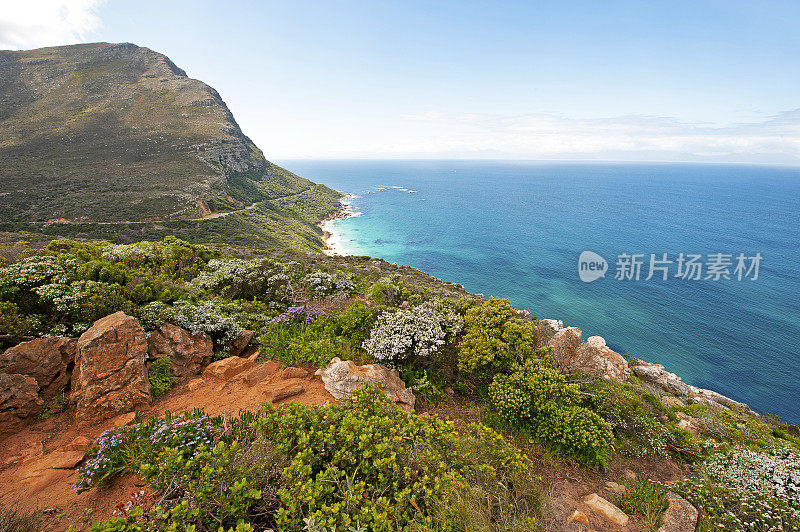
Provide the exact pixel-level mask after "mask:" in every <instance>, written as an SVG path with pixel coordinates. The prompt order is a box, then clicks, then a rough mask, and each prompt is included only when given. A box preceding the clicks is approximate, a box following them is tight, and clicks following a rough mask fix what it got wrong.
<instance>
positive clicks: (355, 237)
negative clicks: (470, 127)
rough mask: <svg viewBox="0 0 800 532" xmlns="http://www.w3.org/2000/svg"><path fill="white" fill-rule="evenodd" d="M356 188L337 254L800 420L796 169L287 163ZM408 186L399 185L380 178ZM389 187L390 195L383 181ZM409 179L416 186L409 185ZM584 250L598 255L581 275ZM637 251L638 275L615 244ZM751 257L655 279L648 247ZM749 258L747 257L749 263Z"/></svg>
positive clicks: (799, 188) (799, 184)
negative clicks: (436, 285)
mask: <svg viewBox="0 0 800 532" xmlns="http://www.w3.org/2000/svg"><path fill="white" fill-rule="evenodd" d="M283 164H284V165H285V166H286V167H287V168H289V169H290V170H292V171H294V172H296V173H297V174H299V175H302V176H304V177H307V178H309V179H312V180H314V181H317V182H321V183H325V184H326V185H328V186H330V187H332V188H335V189H337V190H340V191H343V192H349V193H354V194H356V195H357V198H356V199H354V200H353V204H352V205H353V208H354V210H356V211H359V212H361V213H362V214H361V215H360V216H357V217H354V218H350V219H347V220H342V221H338V222H336V230H337V232H340V233H341V238H342V240H343V245H344V247H345V248H346V249H347V251H348V252H350V253H352V254H358V255H372V256H376V257H381V258H384V259H386V260H388V261H390V262H397V263H399V264H405V265H410V266H414V267H417V268H420V269H422V270H424V271H426V272H428V273H430V274H431V275H434V276H436V277H440V278H442V279H444V280H447V281H452V282H457V283H461V284H463V285H464V286H465V287H466V288H467V289H468V290H469V291H471V292H476V293H483V294H485V296H486V297H489V296H490V295H493V296H500V297H507V298H509V299H510V300H511V302H512V303H513V304H514V305H516V306H518V307H523V308H527V309H529V310H530V311H531V313H532V314H534V315H537V316H539V317H548V318H557V319H561V320H563V321H564V323H565V325H574V326H578V327H580V328H581V329H582V330H583V332H584V338H587V337H589V336H591V335H595V334H597V335H600V336H603V337H604V338H605V339H606V341H607V342H608V344H609V345H610V346H612V347H613V348H615V349H616V350H617V351H620V352H622V353H627V354H630V355H634V356H636V357H639V358H641V359H644V360H648V361H651V362H658V363H662V364H664V365H665V366H666V368H667V370H669V371H673V372H675V373H677V374H679V375H680V376H681V377H682V378H683V379H684V381H686V382H688V383H690V384H693V385H696V386H700V387H704V388H710V389H714V390H716V391H719V392H720V393H722V394H724V395H727V396H730V397H732V398H734V399H737V400H740V401H744V402H746V403H748V404H749V405H750V406H751V407H752V408H754V409H755V410H757V411H760V412H768V413H776V414H778V415H780V416H781V418H782V419H785V420H787V421H791V422H794V423H798V422H800V377H798V375H800V348H798V345H800V327H799V326H798V324H800V302H798V296H799V295H800V272H799V271H798V267H799V266H800V169H798V168H771V167H751V166H728V165H679V164H543V163H542V164H540V163H516V162H475V161H433V162H430V161H288V162H284V163H283ZM392 186H394V187H403V189H405V190H402V189H398V188H389V187H392ZM379 188H384V189H385V190H378V189H379ZM407 190H415V191H417V193H409V192H408V191H407ZM584 250H592V251H594V252H596V253H598V254H600V255H601V256H603V257H604V258H605V259H606V260H607V261H608V264H609V266H608V267H609V271H608V274H607V275H606V277H605V278H602V279H598V280H596V281H594V282H592V283H584V282H582V281H581V280H580V279H579V277H578V269H577V260H578V256H579V255H580V253H581V252H582V251H584ZM622 253H627V254H643V255H644V259H643V260H644V265H643V266H642V276H641V279H640V280H639V281H633V280H630V281H622V280H616V279H615V278H614V274H615V271H616V262H617V257H618V255H620V254H622ZM651 253H652V254H656V255H657V258H661V255H662V254H663V253H667V254H668V256H667V258H668V259H671V260H674V259H676V258H677V256H678V254H679V253H684V254H689V253H697V254H702V255H704V257H703V260H704V261H705V260H706V259H707V257H706V256H707V255H708V254H713V253H726V254H732V255H733V257H732V262H733V263H734V264H733V265H732V266H731V267H730V272H731V273H733V270H734V268H735V262H736V256H737V255H738V254H739V253H744V254H745V256H746V257H751V256H755V255H756V253H760V254H761V255H762V257H763V259H762V261H761V263H760V268H759V277H758V279H757V280H751V278H750V277H752V273H751V275H750V277H745V278H743V279H742V280H741V281H738V280H736V278H735V276H734V277H732V279H730V280H724V279H721V280H719V281H713V280H703V279H701V280H698V281H692V280H682V279H677V278H675V277H673V276H674V274H675V273H676V268H677V266H676V265H675V264H674V263H673V264H672V265H671V268H672V269H671V271H670V278H669V279H668V280H666V281H664V280H662V277H661V274H660V273H657V274H656V275H655V276H654V278H653V279H651V280H650V281H646V280H644V278H645V277H646V276H647V274H648V272H649V258H650V254H651ZM746 264H747V265H748V266H749V261H748V262H747V263H746Z"/></svg>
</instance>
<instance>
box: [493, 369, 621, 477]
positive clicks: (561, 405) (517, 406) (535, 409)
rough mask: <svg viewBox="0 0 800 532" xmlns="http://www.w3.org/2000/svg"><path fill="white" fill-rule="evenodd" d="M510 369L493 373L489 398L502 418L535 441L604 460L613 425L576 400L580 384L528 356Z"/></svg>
mask: <svg viewBox="0 0 800 532" xmlns="http://www.w3.org/2000/svg"><path fill="white" fill-rule="evenodd" d="M514 370H515V371H514V373H512V374H511V375H502V374H498V375H495V377H494V380H493V382H492V384H491V385H490V386H489V398H490V400H491V402H492V406H493V407H494V408H495V410H496V411H497V413H498V415H499V416H500V418H501V419H502V420H503V421H504V422H505V423H507V424H509V425H511V426H517V427H518V426H522V427H524V428H526V429H527V430H529V431H530V432H531V434H532V435H533V436H534V437H535V438H537V439H538V440H539V441H541V442H544V443H546V444H548V445H552V446H554V447H555V448H556V449H558V450H560V451H562V452H565V453H566V454H569V455H572V456H576V457H578V458H579V459H581V460H582V461H584V462H587V463H593V464H594V463H596V464H600V465H604V464H605V463H606V461H607V460H608V458H609V457H610V453H609V447H610V445H611V442H612V441H613V439H614V435H613V432H612V431H611V425H610V424H609V423H608V422H606V421H605V420H604V419H603V418H601V417H600V416H598V415H597V414H596V413H594V412H592V411H591V410H589V409H588V408H585V407H583V406H581V405H580V395H579V390H578V386H577V385H575V384H569V383H567V382H566V377H565V376H564V375H563V374H562V373H560V372H559V371H558V370H556V369H554V368H552V367H550V366H549V364H548V360H547V359H528V360H526V361H525V362H524V363H523V364H518V365H516V366H514Z"/></svg>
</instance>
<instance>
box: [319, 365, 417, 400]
mask: <svg viewBox="0 0 800 532" xmlns="http://www.w3.org/2000/svg"><path fill="white" fill-rule="evenodd" d="M316 375H319V376H320V377H321V378H322V382H323V383H325V389H326V390H328V392H329V393H330V394H331V395H332V396H334V397H335V398H336V399H344V398H346V397H349V396H350V394H352V393H353V392H355V391H356V390H357V389H359V388H361V387H362V386H364V385H372V386H375V387H377V388H380V389H381V390H383V391H384V393H386V395H387V396H388V397H389V398H390V399H391V400H392V401H394V402H395V403H397V405H398V406H399V407H400V408H402V409H403V410H406V411H407V412H413V411H414V403H415V402H416V398H415V397H414V394H413V393H412V392H411V390H410V389H408V388H406V384H405V383H404V382H403V381H402V380H401V379H400V373H399V372H398V371H397V370H396V369H389V368H387V367H386V366H383V365H381V364H365V365H363V366H356V365H355V364H354V363H353V361H352V360H340V359H339V358H334V359H333V360H331V363H330V365H328V367H327V368H324V369H319V370H318V371H317V373H316Z"/></svg>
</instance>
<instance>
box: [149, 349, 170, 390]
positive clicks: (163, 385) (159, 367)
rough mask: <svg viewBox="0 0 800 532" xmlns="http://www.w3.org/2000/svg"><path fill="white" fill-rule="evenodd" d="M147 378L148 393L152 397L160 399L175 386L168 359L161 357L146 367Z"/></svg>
mask: <svg viewBox="0 0 800 532" xmlns="http://www.w3.org/2000/svg"><path fill="white" fill-rule="evenodd" d="M147 378H148V379H149V380H150V393H151V394H152V395H153V397H161V396H162V395H164V394H165V393H167V392H168V391H169V390H170V388H172V385H173V384H175V377H174V376H173V375H172V361H171V360H170V358H169V357H161V358H159V359H157V360H155V361H154V362H151V363H150V365H149V366H148V367H147Z"/></svg>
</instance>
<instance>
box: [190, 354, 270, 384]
mask: <svg viewBox="0 0 800 532" xmlns="http://www.w3.org/2000/svg"><path fill="white" fill-rule="evenodd" d="M256 358H258V353H255V354H253V356H251V357H249V358H242V357H235V356H234V357H228V358H223V359H222V360H218V361H217V362H213V363H211V364H209V365H208V367H207V368H206V369H205V371H203V377H214V378H216V379H219V380H223V381H226V380H228V379H231V378H233V377H235V376H236V375H238V374H240V373H243V372H245V371H247V370H248V369H250V368H252V367H253V366H255V365H256V364H257V362H256Z"/></svg>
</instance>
